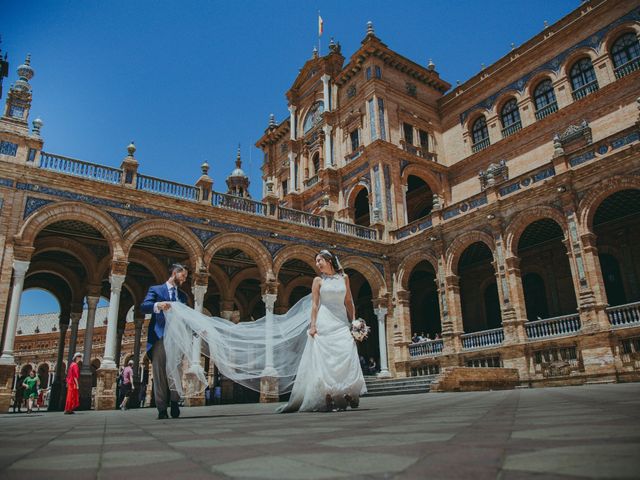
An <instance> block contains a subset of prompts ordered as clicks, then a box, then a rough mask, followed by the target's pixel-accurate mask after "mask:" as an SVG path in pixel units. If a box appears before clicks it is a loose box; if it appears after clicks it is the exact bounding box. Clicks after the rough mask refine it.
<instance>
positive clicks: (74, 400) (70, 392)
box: [64, 353, 82, 414]
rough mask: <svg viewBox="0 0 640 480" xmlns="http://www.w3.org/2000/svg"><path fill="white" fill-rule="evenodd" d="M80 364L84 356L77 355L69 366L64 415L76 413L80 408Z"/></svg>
mask: <svg viewBox="0 0 640 480" xmlns="http://www.w3.org/2000/svg"><path fill="white" fill-rule="evenodd" d="M80 362H82V354H81V353H76V354H75V355H74V356H73V361H72V363H71V365H69V370H68V371H67V402H66V403H65V405H64V413H66V414H71V413H76V409H77V408H78V407H79V406H80V384H79V383H78V380H79V379H80V365H79V364H80Z"/></svg>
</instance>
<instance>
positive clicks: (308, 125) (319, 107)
mask: <svg viewBox="0 0 640 480" xmlns="http://www.w3.org/2000/svg"><path fill="white" fill-rule="evenodd" d="M323 112H324V102H322V101H320V102H316V103H314V104H313V106H312V107H311V109H310V110H309V113H307V116H306V117H305V119H304V127H303V131H304V133H307V132H308V131H309V130H311V129H312V128H313V127H314V126H316V125H317V124H319V123H320V121H321V120H322V113H323Z"/></svg>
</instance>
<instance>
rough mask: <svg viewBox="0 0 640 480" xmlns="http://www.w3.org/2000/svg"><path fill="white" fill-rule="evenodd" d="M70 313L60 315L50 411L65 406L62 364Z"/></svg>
mask: <svg viewBox="0 0 640 480" xmlns="http://www.w3.org/2000/svg"><path fill="white" fill-rule="evenodd" d="M69 318H70V314H69V312H61V313H60V321H59V324H58V325H59V327H60V328H59V331H60V339H59V340H58V354H57V356H56V372H55V377H54V380H53V382H52V383H51V393H50V395H49V408H48V410H49V411H58V410H62V405H63V404H64V397H63V396H62V393H63V392H64V388H62V387H63V384H64V373H65V372H64V369H63V368H62V363H63V361H64V344H65V340H66V336H67V328H69Z"/></svg>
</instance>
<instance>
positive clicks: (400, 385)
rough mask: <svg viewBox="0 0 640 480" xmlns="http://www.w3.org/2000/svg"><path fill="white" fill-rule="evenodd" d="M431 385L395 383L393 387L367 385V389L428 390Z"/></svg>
mask: <svg viewBox="0 0 640 480" xmlns="http://www.w3.org/2000/svg"><path fill="white" fill-rule="evenodd" d="M430 385H431V382H424V383H394V384H391V385H379V384H376V385H369V384H367V389H368V390H388V389H390V388H391V389H393V388H399V389H402V388H427V387H429V386H430Z"/></svg>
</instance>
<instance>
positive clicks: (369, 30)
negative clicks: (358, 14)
mask: <svg viewBox="0 0 640 480" xmlns="http://www.w3.org/2000/svg"><path fill="white" fill-rule="evenodd" d="M369 35H375V32H374V30H373V22H372V21H371V20H369V21H368V22H367V36H369Z"/></svg>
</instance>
